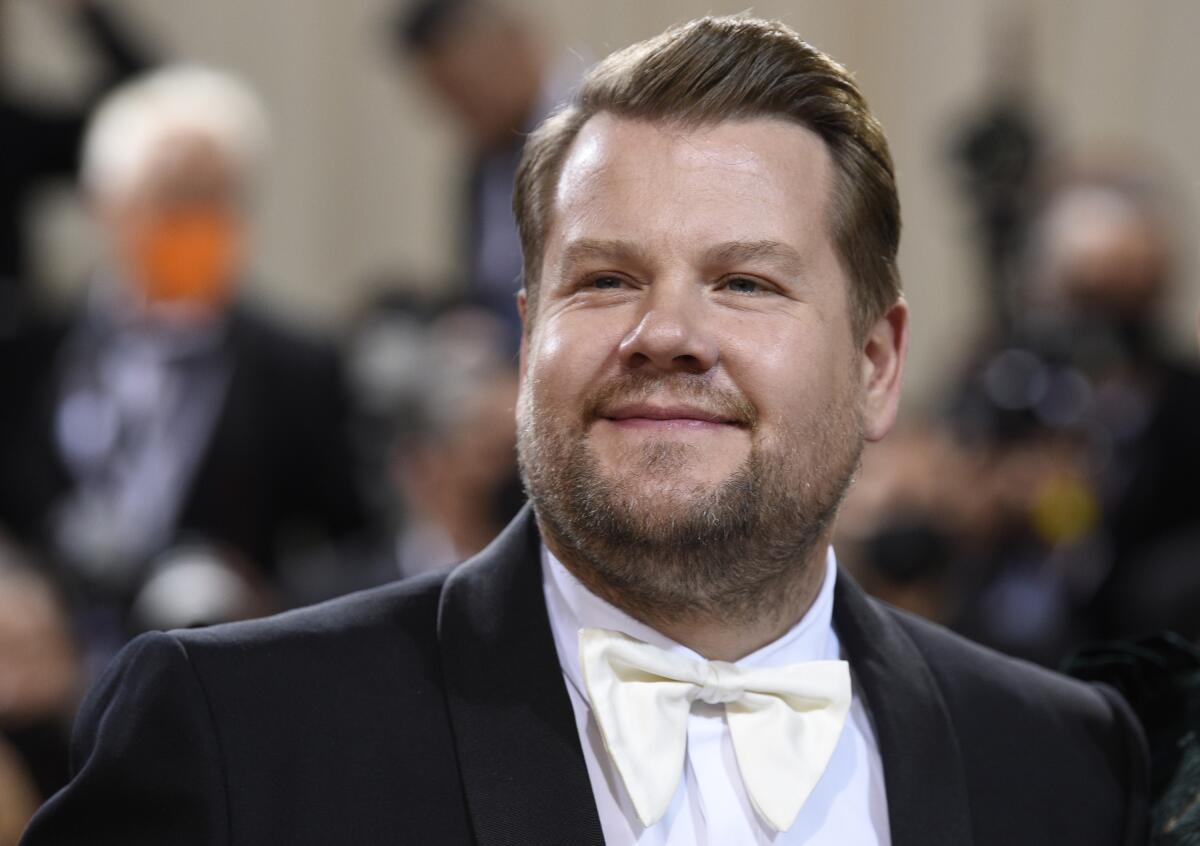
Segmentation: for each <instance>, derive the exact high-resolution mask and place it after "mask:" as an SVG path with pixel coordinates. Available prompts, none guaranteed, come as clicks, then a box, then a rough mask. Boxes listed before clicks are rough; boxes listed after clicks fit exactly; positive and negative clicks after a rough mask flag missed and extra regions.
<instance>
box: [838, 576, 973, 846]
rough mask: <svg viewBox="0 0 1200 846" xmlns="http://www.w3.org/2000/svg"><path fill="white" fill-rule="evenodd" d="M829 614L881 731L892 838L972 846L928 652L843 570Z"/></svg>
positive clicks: (950, 734)
mask: <svg viewBox="0 0 1200 846" xmlns="http://www.w3.org/2000/svg"><path fill="white" fill-rule="evenodd" d="M833 619H834V626H835V628H836V629H837V632H838V637H839V639H840V640H841V642H842V645H843V646H844V647H845V649H846V652H847V654H848V656H849V659H850V666H851V667H852V668H853V670H854V674H855V677H856V679H857V681H858V682H859V684H860V686H861V688H862V692H863V695H864V697H865V699H866V703H867V707H868V709H869V711H870V713H871V717H872V722H873V723H874V726H875V731H876V734H877V735H878V740H879V752H880V756H881V757H882V759H883V775H884V784H885V786H886V788H887V802H888V817H889V820H890V823H891V830H892V844H893V846H970V844H971V842H972V836H971V820H970V808H969V806H968V802H967V793H966V780H965V776H964V774H963V765H962V756H961V753H960V751H959V745H958V737H957V736H956V735H955V733H954V724H953V722H952V721H951V718H950V713H949V711H948V709H947V707H946V702H945V699H944V698H943V697H942V693H941V690H940V689H939V688H938V686H937V683H936V682H935V681H934V678H933V674H932V672H931V671H930V669H929V665H928V664H927V663H926V662H925V658H924V657H923V656H922V655H921V653H920V651H919V650H918V649H917V647H916V645H915V644H914V643H913V642H912V639H911V638H909V636H908V634H907V633H906V632H905V631H904V629H903V627H901V625H900V624H899V622H898V621H897V620H896V618H895V616H894V615H893V614H892V612H890V611H889V610H888V609H886V608H885V607H884V606H882V605H881V604H879V603H878V602H876V601H875V600H873V599H870V598H868V597H867V596H866V594H864V593H863V591H862V589H861V588H859V586H858V585H857V584H855V583H854V580H853V579H851V578H850V576H849V575H848V574H847V573H846V572H845V571H839V572H838V581H837V589H836V592H835V594H834V618H833Z"/></svg>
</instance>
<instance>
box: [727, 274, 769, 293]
mask: <svg viewBox="0 0 1200 846" xmlns="http://www.w3.org/2000/svg"><path fill="white" fill-rule="evenodd" d="M725 287H726V288H728V289H729V290H730V291H733V292H734V293H735V294H758V293H762V291H763V290H764V289H763V286H762V283H760V282H758V281H756V280H754V279H749V278H747V277H745V276H734V277H733V278H731V279H730V280H729V281H728V282H726V283H725Z"/></svg>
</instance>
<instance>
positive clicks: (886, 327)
mask: <svg viewBox="0 0 1200 846" xmlns="http://www.w3.org/2000/svg"><path fill="white" fill-rule="evenodd" d="M907 348H908V304H907V303H906V302H905V301H904V298H903V297H901V298H900V299H898V300H897V301H896V302H895V304H894V305H893V306H892V307H891V308H889V309H888V310H887V312H886V313H885V314H884V315H883V316H882V317H881V318H879V319H878V320H877V321H875V325H874V326H872V327H871V328H870V330H869V331H868V332H867V335H866V337H865V338H864V339H863V356H862V387H863V434H864V436H865V437H866V439H867V440H868V441H878V440H881V439H882V438H883V436H884V435H886V434H887V433H888V431H889V430H890V429H891V428H892V424H894V423H895V422H896V413H897V411H898V409H899V407H900V383H901V381H902V377H903V373H904V355H905V351H906V350H907Z"/></svg>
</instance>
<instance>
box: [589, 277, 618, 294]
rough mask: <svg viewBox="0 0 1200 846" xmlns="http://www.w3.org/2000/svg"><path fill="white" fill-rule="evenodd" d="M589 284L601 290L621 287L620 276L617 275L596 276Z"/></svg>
mask: <svg viewBox="0 0 1200 846" xmlns="http://www.w3.org/2000/svg"><path fill="white" fill-rule="evenodd" d="M591 286H592V287H593V288H599V289H600V290H602V291H612V290H615V289H617V288H620V287H621V278H620V277H619V276H597V277H596V278H594V279H593V280H592V282H591Z"/></svg>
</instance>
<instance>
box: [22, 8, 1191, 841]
mask: <svg viewBox="0 0 1200 846" xmlns="http://www.w3.org/2000/svg"><path fill="white" fill-rule="evenodd" d="M55 11H56V13H58V14H60V15H62V16H64V17H65V18H66V19H68V20H70V21H71V22H72V23H73V24H74V25H77V26H79V27H80V28H81V31H82V32H83V33H85V34H86V36H87V38H88V39H89V41H90V43H91V47H92V49H93V50H94V51H95V54H96V57H97V60H98V64H99V66H100V67H101V68H102V71H101V73H100V74H99V76H98V78H97V79H96V80H95V86H94V88H93V90H92V91H91V92H90V94H89V95H88V96H87V97H86V98H84V99H83V100H82V101H81V102H79V103H77V104H76V105H75V106H74V107H72V108H67V107H64V106H62V105H61V104H59V105H55V106H50V105H47V104H44V103H41V102H38V101H35V100H31V99H29V98H28V97H24V96H23V95H22V93H21V92H20V91H16V90H8V89H6V88H5V89H0V398H2V399H0V844H4V843H9V842H15V836H16V835H15V833H16V832H19V831H20V828H21V826H22V825H23V823H24V820H25V819H26V818H27V817H28V815H29V813H30V812H31V810H32V809H33V808H34V807H35V806H36V804H37V802H38V801H40V800H41V798H43V797H45V796H47V795H48V794H49V793H51V792H52V791H53V790H55V789H56V788H57V787H58V786H59V785H61V784H62V783H63V782H64V780H65V778H66V767H67V755H66V740H67V729H68V726H69V723H70V718H71V715H72V713H73V710H74V708H75V706H76V704H77V702H78V698H79V696H80V695H81V692H82V691H83V690H84V689H85V688H86V686H87V685H88V683H89V682H90V681H91V680H92V679H94V678H95V676H96V674H97V673H98V672H99V671H100V670H101V669H102V668H103V667H104V666H105V664H106V663H107V661H108V660H109V659H110V658H111V657H112V655H113V654H115V652H116V650H118V649H119V648H120V647H121V645H122V644H124V643H125V642H126V641H127V640H128V639H129V638H130V637H132V636H134V635H136V634H137V633H139V632H142V631H146V630H150V629H158V628H173V627H182V626H196V625H204V624H209V623H215V622H221V621H227V620H235V619H241V618H246V617H251V616H256V615H261V614H266V613H271V612H274V611H277V610H282V609H285V608H288V607H293V606H296V605H299V604H304V603H308V602H312V601H317V600H321V599H324V598H328V597H332V596H336V595H339V594H341V593H345V592H347V591H350V590H355V589H358V588H362V587H367V586H371V585H375V584H379V583H382V582H386V581H389V580H392V579H396V578H400V577H403V576H410V575H416V574H418V573H420V572H422V571H424V570H427V569H429V568H430V567H433V566H450V565H452V564H453V563H455V562H456V561H459V560H462V559H463V558H464V557H466V556H468V555H470V554H471V553H473V552H475V551H478V550H479V549H481V548H482V547H483V546H484V545H486V544H487V542H488V541H489V540H490V539H491V538H492V537H493V536H494V535H495V534H496V533H497V531H498V530H499V529H500V528H501V527H502V526H503V525H504V524H505V523H506V522H507V521H508V520H509V519H510V518H511V517H512V516H513V515H514V514H515V513H516V511H517V510H518V509H519V508H520V506H521V503H522V501H523V495H522V491H521V486H520V482H519V479H518V476H517V471H516V467H515V449H514V443H515V431H514V421H513V406H514V403H515V397H516V391H517V373H516V366H517V347H518V341H519V321H518V318H517V313H516V307H515V299H514V297H515V293H516V291H517V288H518V287H519V275H520V269H521V257H520V249H519V242H518V239H517V233H516V229H515V225H514V222H513V219H512V215H511V211H510V191H511V184H512V180H513V174H514V171H515V168H516V164H517V161H518V157H519V155H520V149H521V139H522V135H523V133H524V132H525V131H527V130H528V129H530V128H531V127H532V126H534V125H536V124H537V123H538V122H539V121H540V120H541V119H542V118H543V117H545V116H546V115H547V114H549V113H550V112H551V110H552V109H553V108H554V106H555V104H556V103H557V102H559V101H560V100H561V99H562V98H563V97H565V96H566V95H567V94H568V93H569V91H570V88H571V84H572V82H573V80H572V79H571V78H570V75H569V74H565V73H563V72H562V71H561V69H560V68H559V66H558V64H557V63H556V62H555V51H554V50H553V49H552V48H551V46H550V45H548V44H546V43H544V41H543V39H541V38H540V37H539V36H538V35H537V33H536V30H535V29H534V28H533V27H532V26H530V25H529V24H528V22H527V21H526V20H524V18H523V17H522V16H521V14H520V13H519V12H518V11H516V10H514V9H510V8H508V7H506V6H502V5H499V4H498V3H493V2H486V1H485V0H414V2H406V3H401V4H399V6H398V7H397V11H396V15H395V18H394V20H392V21H391V22H390V24H389V26H390V27H391V29H390V30H389V31H390V33H391V36H392V37H391V38H390V40H389V44H390V46H391V49H393V50H394V51H395V53H396V55H397V57H398V58H399V59H400V60H401V61H403V62H404V63H405V64H406V66H408V67H412V68H415V69H416V70H417V71H418V72H419V74H420V76H421V77H422V78H423V79H424V80H425V81H426V83H427V88H428V91H429V93H430V95H431V96H432V97H433V98H435V99H436V100H437V101H438V102H439V103H441V104H442V105H444V106H445V107H446V109H447V110H448V112H449V113H450V114H452V115H453V116H454V117H455V118H456V119H457V121H458V124H459V126H460V128H461V131H462V133H463V136H464V138H465V139H466V140H467V142H468V146H469V148H470V149H471V150H472V156H471V157H470V160H469V161H465V162H464V163H463V169H462V173H463V179H462V185H461V190H462V202H461V215H460V218H459V219H458V220H456V221H447V222H446V223H447V225H448V226H457V228H458V231H459V232H460V235H461V237H460V239H459V243H460V249H459V253H460V255H459V259H460V262H459V266H460V268H461V272H460V274H459V278H458V279H457V280H446V281H445V284H442V285H440V286H437V287H438V288H439V290H441V291H442V292H444V293H443V294H441V295H439V296H438V297H429V296H418V295H416V294H414V293H412V292H413V291H416V290H429V289H430V288H431V287H434V286H430V285H427V284H414V283H415V282H417V281H424V280H413V279H411V278H409V277H407V276H406V275H405V271H404V270H403V269H397V271H396V273H395V277H394V279H393V280H392V284H391V285H390V286H389V291H388V293H385V294H381V295H379V296H378V297H377V298H376V299H374V300H373V301H371V302H366V303H363V304H361V307H360V309H359V311H358V314H357V317H356V319H355V320H354V321H353V322H352V323H351V325H349V326H348V327H346V330H345V332H344V333H343V335H342V336H341V337H338V338H317V337H313V336H311V335H310V334H309V333H308V332H305V331H302V330H299V329H297V328H295V327H290V326H288V325H286V324H285V323H284V322H283V321H282V320H280V319H279V318H278V317H277V316H275V315H272V314H271V313H269V312H268V311H266V310H264V309H263V308H262V307H261V306H259V305H255V304H254V303H252V302H251V301H250V298H249V297H247V296H245V295H244V293H243V292H244V290H245V283H246V276H247V268H248V267H249V266H250V257H251V256H252V254H253V244H252V241H251V239H250V237H249V234H248V233H249V221H250V219H251V216H252V214H253V210H254V206H255V197H256V193H257V192H258V191H259V190H260V186H259V179H258V177H259V173H260V170H261V167H262V163H263V161H264V159H265V158H266V157H267V156H269V155H270V146H271V138H270V136H271V127H270V119H269V117H268V109H267V108H266V107H265V106H264V104H262V103H260V102H259V99H258V97H257V96H256V94H255V92H254V91H253V90H251V89H250V88H248V87H247V86H246V85H245V84H244V83H243V82H241V81H239V80H238V79H236V78H235V77H233V76H231V75H229V74H227V73H224V72H222V71H219V70H216V69H213V68H209V67H202V66H196V65H179V64H175V63H172V62H171V61H170V59H169V57H167V56H164V55H162V54H161V53H160V52H159V50H158V49H157V48H156V47H154V46H153V45H151V44H149V43H147V41H146V40H145V36H144V35H143V34H141V33H139V32H138V31H137V29H136V23H137V22H136V21H127V20H124V19H122V18H120V17H118V16H116V15H114V13H113V10H112V9H111V8H108V7H106V6H104V5H102V4H100V3H99V2H93V0H75V1H74V2H70V3H68V2H63V3H60V4H59V5H58V6H57V7H55ZM2 14H3V8H2V6H0V15H2ZM2 58H3V57H2V55H0V60H2ZM1037 129H1038V128H1037V127H1036V125H1035V124H1034V123H1033V122H1032V121H1030V120H1029V119H1028V118H1027V117H1025V115H1024V113H1023V112H1022V111H1021V110H1020V109H1019V108H1017V107H1016V106H1014V105H1013V104H1012V103H1007V104H1000V105H998V106H997V108H996V109H995V110H993V111H992V112H990V113H988V114H986V115H984V116H983V117H982V118H981V119H980V120H978V121H977V122H976V123H975V124H973V125H972V126H970V127H968V130H967V131H966V133H965V134H964V138H963V144H962V145H961V149H959V150H958V151H957V154H956V155H957V158H956V162H957V166H958V167H959V168H960V170H961V171H962V172H963V173H964V174H965V180H964V184H965V185H966V187H967V188H968V189H969V190H968V191H967V192H966V193H965V195H964V196H965V198H966V202H967V203H968V204H969V206H968V208H969V209H971V210H973V212H974V213H975V214H976V216H977V218H978V220H979V222H980V226H979V228H978V230H977V239H978V242H979V255H980V258H981V261H980V270H979V284H980V285H987V286H988V287H989V290H990V291H991V293H992V295H993V296H992V298H991V300H990V302H991V304H992V307H991V319H990V321H989V322H988V323H987V324H986V325H984V326H981V328H980V332H979V337H978V341H977V344H976V346H975V349H974V352H973V355H972V356H971V357H970V359H969V360H968V361H966V362H964V364H963V366H962V367H961V369H960V373H959V376H958V378H957V379H956V381H955V383H954V384H952V385H948V386H946V388H945V391H944V396H943V399H942V401H941V402H940V403H938V405H937V406H936V407H935V408H932V409H928V410H927V411H926V412H925V413H924V414H923V415H920V416H916V415H913V416H910V419H909V420H908V421H907V425H906V426H905V427H904V428H903V429H902V431H900V432H898V433H897V434H895V435H893V436H892V437H890V438H889V439H887V440H886V441H884V442H883V443H881V444H879V445H877V446H874V447H872V448H871V449H870V450H869V451H868V453H867V454H866V456H865V458H864V463H863V467H862V470H861V472H860V475H859V479H858V482H857V484H856V487H855V489H854V492H853V494H852V496H851V499H850V501H849V502H848V503H847V505H846V508H845V510H844V513H843V517H842V518H841V521H840V524H839V527H838V535H839V537H838V542H837V549H838V554H839V557H840V559H841V560H842V562H843V563H844V564H845V565H846V566H847V567H848V568H850V570H851V571H852V572H853V573H854V574H855V575H856V576H857V577H858V578H859V579H860V580H861V581H862V582H863V583H864V585H865V586H866V587H867V588H868V589H870V590H871V591H873V592H875V593H876V594H878V595H880V596H882V597H884V598H886V599H888V600H889V601H891V602H893V603H895V604H897V605H899V606H901V607H905V608H908V609H911V610H913V611H914V612H916V613H919V614H922V615H924V616H927V617H930V618H932V619H935V620H938V621H940V622H943V623H945V624H947V625H949V626H952V627H954V628H956V629H958V630H960V631H963V632H964V633H966V634H968V635H970V636H971V637H973V638H975V639H978V640H980V641H982V642H984V643H987V644H990V645H992V646H994V647H996V648H999V649H1002V650H1004V651H1007V652H1010V653H1013V654H1017V655H1021V656H1023V657H1027V658H1029V659H1031V660H1034V661H1038V662H1041V663H1044V664H1048V665H1056V664H1058V663H1059V662H1061V661H1062V660H1063V658H1064V657H1065V656H1066V655H1068V654H1069V653H1070V652H1071V651H1072V650H1073V649H1075V648H1078V647H1079V646H1080V645H1082V644H1085V643H1088V642H1092V641H1096V640H1101V639H1108V638H1117V637H1123V636H1129V635H1133V634H1137V633H1140V632H1144V631H1153V630H1159V629H1163V628H1172V629H1174V630H1176V631H1178V632H1179V633H1180V634H1183V635H1184V636H1186V637H1190V638H1197V637H1200V566H1198V565H1197V554H1198V553H1200V506H1198V505H1197V499H1195V498H1193V495H1192V487H1193V485H1194V480H1195V479H1197V478H1200V440H1198V439H1197V438H1195V437H1194V435H1193V431H1194V429H1195V427H1196V426H1198V425H1200V372H1198V371H1197V369H1196V366H1195V363H1194V362H1195V361H1196V356H1195V355H1193V356H1191V357H1190V358H1188V357H1180V358H1176V357H1173V356H1172V355H1171V354H1170V353H1169V352H1168V351H1167V349H1166V348H1165V347H1164V345H1163V344H1162V343H1160V337H1161V332H1160V329H1159V326H1160V317H1161V315H1160V313H1159V312H1160V310H1161V306H1162V303H1163V301H1164V297H1165V295H1166V293H1167V292H1168V291H1169V289H1170V286H1171V285H1172V283H1173V282H1174V280H1175V278H1176V275H1177V273H1178V271H1179V268H1180V266H1181V263H1180V261H1179V260H1178V259H1179V245H1178V244H1177V243H1176V238H1177V235H1178V233H1177V232H1176V231H1175V227H1174V221H1175V219H1176V216H1175V214H1174V211H1175V210H1174V207H1173V203H1175V202H1177V200H1178V199H1179V198H1176V197H1174V196H1173V195H1172V194H1171V193H1170V192H1169V191H1168V190H1167V186H1168V185H1169V178H1168V177H1164V176H1163V175H1161V174H1158V173H1156V172H1155V170H1154V168H1153V167H1151V166H1150V165H1149V164H1148V163H1147V162H1145V161H1144V160H1141V159H1138V158H1136V157H1127V156H1126V157H1118V156H1108V157H1096V156H1085V155H1073V156H1068V157H1066V158H1065V160H1062V161H1056V160H1054V158H1053V157H1051V156H1048V155H1043V154H1042V153H1043V151H1042V150H1041V148H1040V147H1039V144H1040V142H1039V135H1038V131H1037ZM1014 151H1015V153H1016V155H1014ZM948 167H949V165H948ZM49 180H67V181H74V183H75V184H76V185H77V186H78V189H79V191H80V192H81V195H82V196H83V197H84V199H85V202H86V207H87V208H88V210H89V212H90V214H91V216H92V218H93V221H94V225H95V229H96V231H97V232H99V233H100V235H101V242H102V244H103V251H102V252H101V254H99V255H97V256H96V259H95V262H94V270H93V272H92V273H91V275H90V278H89V279H88V280H87V283H86V285H85V286H84V287H83V292H84V293H83V295H82V296H81V297H80V298H79V300H78V301H77V302H76V303H75V304H74V305H73V307H71V308H70V309H68V310H66V311H65V312H64V311H63V310H61V309H59V310H48V309H46V308H43V307H42V304H41V303H40V302H39V298H38V295H37V292H38V280H37V279H35V278H33V276H34V274H33V272H32V270H31V267H30V263H29V261H28V250H27V239H28V232H27V231H26V216H27V212H28V202H29V198H30V197H31V196H32V195H33V193H34V192H35V191H36V190H38V189H39V188H40V187H41V186H43V185H44V184H45V183H46V182H47V181H49ZM451 190H453V189H451Z"/></svg>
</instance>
